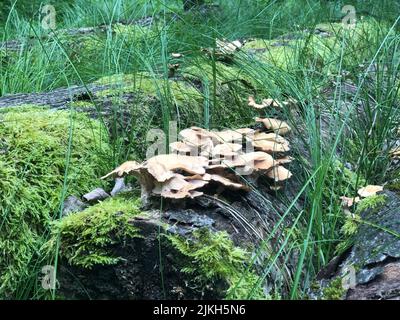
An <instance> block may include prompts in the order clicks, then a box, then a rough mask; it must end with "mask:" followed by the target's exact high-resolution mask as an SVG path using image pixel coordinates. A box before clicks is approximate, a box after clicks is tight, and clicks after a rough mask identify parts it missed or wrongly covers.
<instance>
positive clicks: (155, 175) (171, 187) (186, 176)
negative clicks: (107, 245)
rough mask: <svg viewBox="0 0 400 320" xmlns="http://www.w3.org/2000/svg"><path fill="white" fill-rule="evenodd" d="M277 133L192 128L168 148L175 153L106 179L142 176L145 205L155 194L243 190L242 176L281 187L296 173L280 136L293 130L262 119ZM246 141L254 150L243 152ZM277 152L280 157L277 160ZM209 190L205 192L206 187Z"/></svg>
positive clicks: (120, 170)
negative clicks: (250, 176)
mask: <svg viewBox="0 0 400 320" xmlns="http://www.w3.org/2000/svg"><path fill="white" fill-rule="evenodd" d="M260 121H263V122H264V124H265V127H266V128H267V129H268V130H270V131H273V132H263V131H255V130H254V129H251V128H240V129H236V130H233V129H228V130H223V131H209V130H206V129H203V128H199V127H191V128H187V129H184V130H182V131H181V132H180V133H179V138H180V141H176V142H173V143H171V144H170V150H171V152H172V153H171V154H166V155H157V156H154V157H152V158H150V159H148V160H147V161H144V162H143V163H141V164H140V163H137V162H135V161H128V162H125V163H124V164H122V165H120V166H119V167H118V168H116V169H115V170H113V171H112V172H110V173H109V174H107V175H106V176H104V177H103V178H107V177H109V176H116V177H123V176H126V175H133V176H135V177H137V178H138V180H139V183H140V185H141V190H142V202H143V205H144V206H147V205H148V204H149V199H150V197H151V196H159V197H162V198H167V199H174V200H180V199H186V198H196V197H199V196H201V195H203V192H205V191H206V192H210V191H211V192H212V187H213V186H215V185H216V186H218V189H217V190H219V189H221V188H222V189H224V188H228V189H233V190H245V191H248V190H249V188H248V186H247V185H246V184H244V183H242V179H241V175H252V179H257V178H259V177H262V176H265V177H268V178H271V179H273V181H274V183H275V184H274V185H273V186H272V185H271V186H270V188H271V190H278V189H281V188H282V187H283V186H282V184H280V185H277V184H279V183H281V182H282V181H286V180H288V179H289V178H290V177H291V176H292V173H291V172H290V171H289V170H288V169H286V168H285V167H283V165H284V164H288V163H290V162H291V161H292V160H293V159H292V158H291V157H290V156H288V155H282V153H286V152H288V151H290V147H289V141H288V140H286V139H285V138H283V137H282V136H281V135H282V134H285V133H287V132H289V130H290V128H289V126H288V125H287V124H286V123H285V122H283V121H280V120H277V119H270V118H267V119H261V120H260ZM244 143H246V145H248V143H251V145H252V147H254V149H255V150H256V151H252V152H248V151H249V150H244V149H243V146H244ZM276 154H278V155H279V157H277V159H275V156H276ZM206 186H207V188H205V187H206Z"/></svg>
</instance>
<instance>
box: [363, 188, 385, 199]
mask: <svg viewBox="0 0 400 320" xmlns="http://www.w3.org/2000/svg"><path fill="white" fill-rule="evenodd" d="M381 191H383V187H382V186H375V185H368V186H366V187H364V188H361V189H360V190H358V195H359V196H360V197H361V198H367V197H371V196H374V195H376V194H377V193H378V192H381Z"/></svg>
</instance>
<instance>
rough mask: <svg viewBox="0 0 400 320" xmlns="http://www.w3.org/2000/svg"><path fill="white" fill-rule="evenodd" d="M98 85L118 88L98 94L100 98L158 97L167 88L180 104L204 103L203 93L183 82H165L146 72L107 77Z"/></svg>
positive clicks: (98, 82)
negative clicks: (125, 94) (126, 95)
mask: <svg viewBox="0 0 400 320" xmlns="http://www.w3.org/2000/svg"><path fill="white" fill-rule="evenodd" d="M167 82H168V86H167ZM96 83H97V84H108V85H109V84H111V85H115V86H116V88H111V89H106V90H103V91H100V92H98V93H96V95H97V96H98V97H106V96H118V95H121V94H124V93H133V92H137V91H140V92H142V93H143V94H145V95H152V96H158V95H159V94H160V93H161V94H164V92H165V90H166V89H167V87H169V89H170V90H171V92H170V93H171V95H172V97H173V99H174V100H175V102H177V103H178V104H181V103H188V102H192V103H194V104H197V105H198V104H199V103H200V102H202V95H201V93H200V92H199V91H198V90H197V89H196V88H194V87H193V86H191V85H189V84H187V83H185V82H183V81H175V80H163V79H160V78H155V77H151V76H150V75H149V74H147V73H145V72H142V73H137V74H117V75H112V76H107V77H103V78H101V79H99V80H97V81H96Z"/></svg>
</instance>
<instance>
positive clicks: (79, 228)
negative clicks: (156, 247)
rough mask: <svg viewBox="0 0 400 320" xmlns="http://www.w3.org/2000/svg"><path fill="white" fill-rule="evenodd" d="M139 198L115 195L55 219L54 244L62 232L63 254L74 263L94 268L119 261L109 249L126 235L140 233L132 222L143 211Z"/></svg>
mask: <svg viewBox="0 0 400 320" xmlns="http://www.w3.org/2000/svg"><path fill="white" fill-rule="evenodd" d="M139 206H140V204H139V201H138V200H137V199H136V200H133V199H124V198H112V199H108V200H105V201H103V202H101V203H99V204H96V205H94V206H92V207H89V208H87V209H86V210H84V211H82V212H79V213H74V214H70V215H68V216H67V217H64V218H63V219H61V220H60V221H57V222H56V223H55V228H54V229H53V238H52V240H51V242H52V243H53V244H54V243H55V242H56V241H57V237H58V236H60V240H61V246H60V255H61V256H62V257H65V258H66V259H68V262H69V263H70V264H71V265H76V266H81V267H84V268H91V267H92V266H94V265H98V264H101V265H109V264H115V263H117V262H118V261H119V258H118V257H114V256H112V255H111V254H110V253H109V250H108V249H109V247H110V245H112V244H114V243H117V242H120V241H124V239H126V238H133V237H139V236H140V235H139V231H138V230H137V228H136V227H134V226H132V225H131V224H130V223H129V220H130V219H131V218H132V217H134V216H135V215H138V214H140V210H139Z"/></svg>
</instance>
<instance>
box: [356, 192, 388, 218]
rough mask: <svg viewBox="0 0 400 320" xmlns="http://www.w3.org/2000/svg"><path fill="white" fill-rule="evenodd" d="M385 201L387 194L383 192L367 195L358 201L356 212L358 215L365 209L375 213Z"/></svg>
mask: <svg viewBox="0 0 400 320" xmlns="http://www.w3.org/2000/svg"><path fill="white" fill-rule="evenodd" d="M386 201H387V196H386V195H384V194H380V195H375V196H371V197H367V198H365V199H363V200H361V201H360V202H359V203H358V205H357V210H356V214H357V215H360V214H361V213H362V212H365V211H366V210H368V211H369V213H370V214H373V213H376V212H378V211H379V209H380V208H382V207H383V206H384V205H385V204H386Z"/></svg>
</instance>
